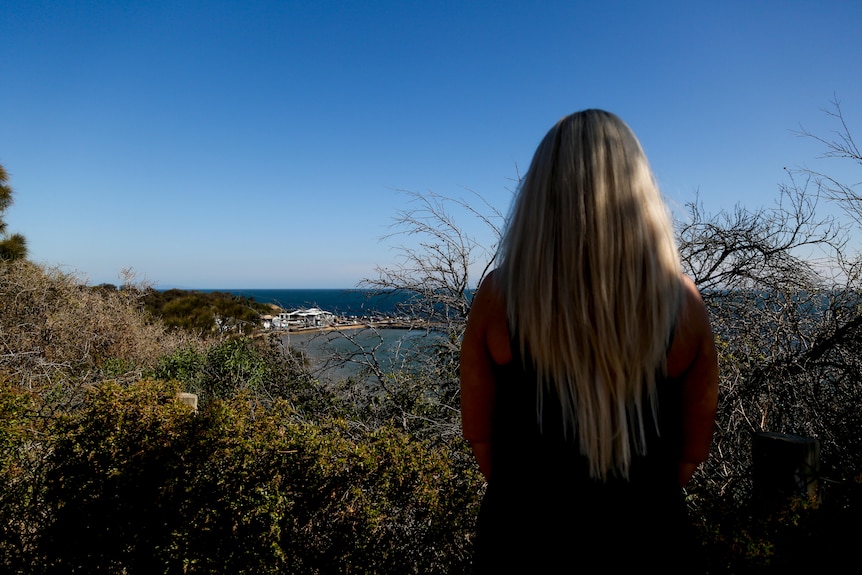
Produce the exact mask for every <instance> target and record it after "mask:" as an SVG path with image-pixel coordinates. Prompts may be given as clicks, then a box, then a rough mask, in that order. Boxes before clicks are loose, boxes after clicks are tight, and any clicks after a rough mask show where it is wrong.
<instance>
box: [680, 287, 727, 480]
mask: <svg viewBox="0 0 862 575" xmlns="http://www.w3.org/2000/svg"><path fill="white" fill-rule="evenodd" d="M683 286H684V287H683V291H684V297H683V301H684V303H683V308H682V311H681V314H680V322H679V324H678V327H677V332H676V335H675V338H674V345H673V346H672V347H671V353H670V355H669V357H668V375H670V376H671V377H674V378H678V379H679V380H680V381H681V384H682V401H683V414H682V431H683V445H682V452H681V454H680V463H679V482H680V485H685V484H686V483H687V482H688V480H689V479H691V476H692V475H693V474H694V472H695V470H696V469H697V467H698V466H699V465H700V464H701V463H702V462H703V461H705V460H706V458H707V456H708V455H709V448H710V445H711V444H712V434H713V430H714V427H715V414H716V410H717V408H718V354H717V352H716V349H715V340H714V336H713V333H712V327H711V325H710V322H709V316H708V314H707V310H706V306H705V305H704V303H703V299H702V298H701V296H700V292H698V290H697V287H695V285H694V282H692V281H691V280H690V279H688V278H685V279H684V282H683Z"/></svg>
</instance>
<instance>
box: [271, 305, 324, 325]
mask: <svg viewBox="0 0 862 575" xmlns="http://www.w3.org/2000/svg"><path fill="white" fill-rule="evenodd" d="M334 322H335V314H333V313H331V312H328V311H325V310H322V309H320V308H316V307H312V308H307V309H297V310H294V311H288V312H282V313H280V314H278V316H276V317H274V318H272V327H274V328H288V327H325V326H328V325H332V324H333V323H334Z"/></svg>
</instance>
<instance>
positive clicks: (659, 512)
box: [461, 110, 718, 573]
mask: <svg viewBox="0 0 862 575" xmlns="http://www.w3.org/2000/svg"><path fill="white" fill-rule="evenodd" d="M498 262H499V266H498V268H497V269H496V270H495V271H493V272H492V273H490V274H489V275H488V276H487V277H486V278H485V280H484V281H483V282H482V285H481V286H480V288H479V290H478V292H477V294H476V296H475V299H474V302H473V307H472V309H471V311H470V316H469V320H468V322H467V330H466V332H465V335H464V340H463V344H462V350H461V409H462V425H463V433H464V437H465V438H466V439H467V440H468V441H469V442H470V444H471V446H472V448H473V453H474V455H475V457H476V460H477V462H478V464H479V468H480V470H481V471H482V473H483V474H484V476H485V478H486V479H487V480H488V488H487V491H486V494H485V498H484V499H483V502H482V508H481V511H480V513H479V520H478V524H477V540H476V553H475V561H474V563H475V567H476V571H477V572H502V571H505V572H515V571H516V570H519V569H521V570H524V571H526V572H532V573H536V572H574V571H583V568H584V567H585V566H591V562H590V560H589V558H590V557H592V558H593V559H598V560H601V559H602V558H605V559H606V560H607V562H608V563H607V564H606V565H605V564H603V565H602V567H603V568H607V567H612V568H613V571H617V570H619V569H623V568H627V567H629V566H631V567H638V568H644V567H656V568H660V569H662V571H664V572H668V571H671V572H673V571H681V572H692V571H696V570H697V566H696V565H694V564H693V563H692V561H693V560H692V559H691V558H690V557H689V552H690V551H691V550H692V549H693V540H692V539H691V536H690V533H689V531H688V527H689V526H688V525H687V520H686V513H685V505H684V501H683V497H682V486H684V485H685V483H686V482H687V481H688V480H689V478H690V477H691V476H692V474H693V473H694V471H695V469H696V468H697V466H698V465H699V464H700V463H701V462H703V461H704V460H705V459H706V457H707V454H708V452H709V447H710V442H711V438H712V429H713V424H714V418H715V410H716V403H717V394H718V391H717V389H718V366H717V360H716V351H715V346H714V342H713V337H712V331H711V328H710V324H709V319H708V317H707V313H706V309H705V306H704V304H703V301H702V299H701V297H700V294H699V293H698V290H697V288H696V287H695V286H694V284H693V283H692V282H691V280H689V279H688V278H686V277H685V276H683V275H682V273H681V270H680V263H679V254H678V252H677V249H676V246H675V244H674V239H673V229H672V225H671V222H670V218H669V215H668V213H667V209H666V207H665V205H664V203H663V201H662V198H661V195H660V193H659V190H658V188H657V186H656V183H655V180H654V178H653V176H652V172H651V170H650V168H649V164H648V162H647V160H646V157H645V156H644V153H643V150H642V149H641V146H640V144H639V142H638V140H637V138H636V137H635V135H634V134H633V133H632V131H631V129H630V128H629V127H628V126H627V125H626V124H625V123H624V122H623V121H622V120H620V119H619V118H618V117H616V116H615V115H613V114H610V113H608V112H604V111H601V110H585V111H582V112H578V113H576V114H572V115H571V116H568V117H566V118H563V119H562V120H560V121H559V122H558V123H557V124H556V125H555V126H554V127H553V128H552V129H551V130H550V132H548V134H547V135H546V136H545V138H544V139H543V140H542V142H541V144H540V145H539V147H538V149H537V150H536V153H535V156H534V157H533V161H532V163H531V165H530V168H529V171H528V172H527V174H526V176H525V178H524V181H523V182H522V184H521V187H520V190H519V193H518V197H517V198H516V201H515V204H514V207H513V211H512V213H511V215H510V218H509V221H508V225H507V229H506V232H505V234H504V237H503V241H502V243H501V249H500V254H499V256H498ZM609 553H612V555H606V554H609Z"/></svg>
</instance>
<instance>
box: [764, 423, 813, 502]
mask: <svg viewBox="0 0 862 575" xmlns="http://www.w3.org/2000/svg"><path fill="white" fill-rule="evenodd" d="M751 459H752V478H753V481H754V486H753V487H754V503H755V505H757V506H760V507H766V508H774V507H776V506H780V505H781V504H783V503H786V502H787V501H788V500H789V499H791V498H793V497H800V498H802V499H806V500H808V501H811V502H812V503H815V504H818V503H819V502H820V494H819V491H818V484H817V477H818V475H819V474H820V441H819V440H817V439H814V438H813V437H802V436H799V435H793V434H789V433H773V432H761V433H755V434H754V436H753V437H752V440H751Z"/></svg>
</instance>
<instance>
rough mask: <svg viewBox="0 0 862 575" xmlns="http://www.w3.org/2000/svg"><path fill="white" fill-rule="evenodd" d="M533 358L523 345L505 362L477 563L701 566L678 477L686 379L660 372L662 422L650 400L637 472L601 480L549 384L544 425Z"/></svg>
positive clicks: (504, 567) (524, 567) (572, 569)
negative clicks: (694, 555) (523, 354)
mask: <svg viewBox="0 0 862 575" xmlns="http://www.w3.org/2000/svg"><path fill="white" fill-rule="evenodd" d="M517 348H518V346H517V344H513V346H512V349H513V351H515V352H516V350H517ZM529 365H530V362H529V361H522V360H521V358H519V357H518V355H517V353H515V357H514V358H513V360H512V361H511V362H510V363H509V364H507V365H504V366H497V367H496V368H495V373H494V377H495V382H496V396H495V405H494V419H493V436H492V450H493V468H492V475H491V478H490V480H489V482H488V488H487V491H486V493H485V497H484V499H483V501H482V507H481V510H480V513H479V520H478V523H477V538H476V548H475V554H474V565H475V571H476V572H477V573H513V572H525V573H576V572H587V573H589V572H593V571H594V570H595V571H604V570H608V571H609V572H612V573H613V572H624V571H623V570H624V569H628V568H639V569H640V568H644V567H650V566H652V567H655V568H658V569H660V570H662V571H663V572H677V571H679V572H696V571H697V569H693V567H694V566H693V565H692V564H691V562H690V561H691V559H690V558H689V557H688V552H689V551H690V550H691V548H692V547H691V542H692V540H691V533H690V531H689V529H688V522H687V518H686V512H685V504H684V501H683V498H682V491H681V489H680V488H679V483H678V481H679V479H678V465H679V457H680V449H681V438H682V393H681V389H680V386H679V383H678V382H675V381H672V380H668V379H665V378H660V379H659V380H658V381H657V393H658V412H657V422H658V429H656V425H654V423H653V419H652V416H651V415H650V410H649V408H648V405H649V404H648V403H646V402H645V403H644V412H645V413H644V418H645V421H644V429H645V432H646V453H644V454H643V455H634V456H633V457H632V462H631V468H630V472H629V478H628V479H624V478H622V477H610V478H608V479H607V480H605V481H601V480H597V479H593V478H591V477H590V474H589V464H588V462H587V460H586V458H585V457H584V456H583V455H581V453H580V450H579V445H578V440H577V438H576V437H575V438H572V437H571V435H572V432H571V431H570V432H569V437H568V438H567V437H566V436H565V435H564V433H563V425H562V415H561V410H560V404H559V399H557V398H556V397H555V395H556V394H554V393H553V392H549V391H546V392H545V394H544V399H543V401H544V408H543V414H542V417H543V419H542V426H541V429H540V426H539V423H538V421H537V415H536V385H537V377H536V375H535V373H534V372H533V370H532V369H531V368H529V367H528V366H529ZM633 453H634V450H633ZM593 560H598V561H600V563H599V564H598V565H595V564H593Z"/></svg>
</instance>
